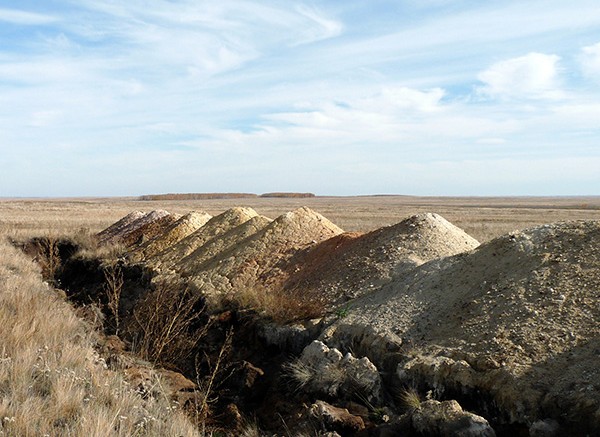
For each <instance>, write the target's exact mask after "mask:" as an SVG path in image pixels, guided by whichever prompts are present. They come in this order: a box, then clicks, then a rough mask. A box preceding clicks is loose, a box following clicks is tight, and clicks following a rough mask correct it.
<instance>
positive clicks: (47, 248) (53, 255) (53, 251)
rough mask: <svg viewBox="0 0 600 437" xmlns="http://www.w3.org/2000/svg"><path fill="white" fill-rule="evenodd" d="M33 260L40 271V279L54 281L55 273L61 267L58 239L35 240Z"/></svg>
mask: <svg viewBox="0 0 600 437" xmlns="http://www.w3.org/2000/svg"><path fill="white" fill-rule="evenodd" d="M34 244H35V246H36V247H35V249H36V252H37V254H36V257H35V260H36V261H37V263H38V264H39V265H40V268H41V269H42V277H43V278H44V279H45V280H47V281H54V278H55V277H56V273H57V272H58V269H59V268H60V266H61V263H62V262H61V259H60V252H59V247H58V239H57V238H55V237H53V236H50V235H48V236H45V237H41V238H38V239H36V240H35V243H34Z"/></svg>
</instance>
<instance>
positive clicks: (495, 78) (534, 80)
mask: <svg viewBox="0 0 600 437" xmlns="http://www.w3.org/2000/svg"><path fill="white" fill-rule="evenodd" d="M559 61H560V57H559V56H557V55H546V54H543V53H529V54H527V55H525V56H520V57H518V58H512V59H507V60H504V61H500V62H497V63H495V64H493V65H492V66H491V67H490V68H488V69H487V70H485V71H483V72H481V73H480V74H479V75H478V76H477V77H478V79H479V80H480V81H481V82H483V83H484V86H483V87H480V88H479V89H478V91H479V92H480V93H481V94H483V95H487V96H491V97H500V98H542V99H546V98H551V99H553V98H559V97H561V96H563V92H562V91H561V90H560V81H559V77H558V76H559V69H558V63H559Z"/></svg>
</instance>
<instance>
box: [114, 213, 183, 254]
mask: <svg viewBox="0 0 600 437" xmlns="http://www.w3.org/2000/svg"><path fill="white" fill-rule="evenodd" d="M180 217H181V216H180V215H179V214H171V213H169V212H168V211H165V210H162V209H159V210H155V211H151V212H149V213H148V214H146V215H145V216H143V217H140V218H139V219H137V220H136V221H134V222H132V223H130V224H129V225H128V226H126V227H125V228H124V229H123V230H122V232H121V233H120V234H119V235H118V237H117V240H116V241H117V242H118V243H121V244H124V245H125V246H127V247H132V246H135V245H140V244H143V243H144V242H146V241H148V240H151V239H153V238H155V237H157V236H158V235H160V234H161V233H163V232H164V231H165V230H166V229H167V228H168V227H169V226H171V225H172V224H173V223H175V222H176V221H177V220H178V219H179V218H180Z"/></svg>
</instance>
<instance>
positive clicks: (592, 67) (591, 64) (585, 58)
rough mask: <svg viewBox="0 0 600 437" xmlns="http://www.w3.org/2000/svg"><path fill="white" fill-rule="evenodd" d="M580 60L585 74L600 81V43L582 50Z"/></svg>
mask: <svg viewBox="0 0 600 437" xmlns="http://www.w3.org/2000/svg"><path fill="white" fill-rule="evenodd" d="M579 59H580V62H581V67H582V69H583V73H584V74H585V75H586V76H589V77H592V78H596V79H598V80H600V42H599V43H596V44H594V45H591V46H587V47H584V48H583V49H581V56H580V58H579Z"/></svg>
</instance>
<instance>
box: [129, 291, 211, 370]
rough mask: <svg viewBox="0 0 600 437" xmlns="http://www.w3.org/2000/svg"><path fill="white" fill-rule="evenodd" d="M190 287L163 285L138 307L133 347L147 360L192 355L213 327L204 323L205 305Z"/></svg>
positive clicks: (168, 360)
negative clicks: (202, 322)
mask: <svg viewBox="0 0 600 437" xmlns="http://www.w3.org/2000/svg"><path fill="white" fill-rule="evenodd" d="M200 299H201V296H200V295H199V294H197V293H193V292H192V291H191V290H190V289H188V288H184V289H183V290H181V289H179V288H177V287H176V286H172V285H168V284H160V285H159V286H158V287H157V288H156V289H155V290H154V291H152V292H150V293H149V294H148V295H147V296H146V298H145V299H143V300H142V301H141V302H140V303H138V305H137V306H136V308H135V310H134V312H133V317H134V319H135V325H136V326H135V327H134V328H133V333H134V338H135V341H134V344H135V346H134V348H135V351H136V352H137V353H138V354H140V355H141V356H142V357H143V358H144V359H147V360H149V361H152V362H156V363H177V362H181V361H182V360H184V359H186V358H189V357H190V356H191V355H192V354H193V351H194V348H195V346H196V345H197V344H198V342H199V341H200V340H201V339H202V338H203V337H204V336H205V334H206V333H207V332H208V329H209V328H210V324H211V322H210V320H207V322H206V323H204V324H201V323H199V322H200V319H201V318H202V316H203V315H204V305H203V304H202V303H201V301H200Z"/></svg>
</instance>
